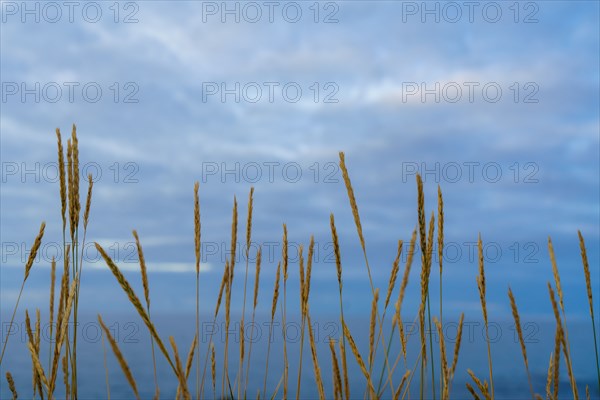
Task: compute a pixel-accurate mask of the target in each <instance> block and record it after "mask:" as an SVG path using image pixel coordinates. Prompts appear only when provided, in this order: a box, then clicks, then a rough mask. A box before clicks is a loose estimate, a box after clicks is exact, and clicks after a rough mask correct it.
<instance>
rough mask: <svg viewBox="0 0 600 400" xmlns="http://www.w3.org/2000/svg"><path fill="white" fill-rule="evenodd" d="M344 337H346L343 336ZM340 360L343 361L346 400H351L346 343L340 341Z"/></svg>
mask: <svg viewBox="0 0 600 400" xmlns="http://www.w3.org/2000/svg"><path fill="white" fill-rule="evenodd" d="M342 337H344V335H342ZM339 343H340V358H341V359H342V372H343V373H344V393H345V394H346V400H349V399H350V379H349V378H348V363H347V357H346V346H345V345H344V342H343V341H341V340H340V342H339Z"/></svg>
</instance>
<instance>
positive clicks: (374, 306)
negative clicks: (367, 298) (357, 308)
mask: <svg viewBox="0 0 600 400" xmlns="http://www.w3.org/2000/svg"><path fill="white" fill-rule="evenodd" d="M378 301H379V289H375V296H373V301H372V302H371V321H370V323H369V371H371V369H372V366H373V348H374V345H375V323H376V322H377V319H376V316H375V315H376V313H377V302H378Z"/></svg>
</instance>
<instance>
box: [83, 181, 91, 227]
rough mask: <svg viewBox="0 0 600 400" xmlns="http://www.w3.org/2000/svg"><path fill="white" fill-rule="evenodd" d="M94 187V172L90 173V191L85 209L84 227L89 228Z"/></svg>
mask: <svg viewBox="0 0 600 400" xmlns="http://www.w3.org/2000/svg"><path fill="white" fill-rule="evenodd" d="M93 187H94V181H93V180H92V174H89V175H88V191H87V197H86V199H85V210H84V211H83V229H87V225H88V221H89V219H90V207H91V205H92V189H93Z"/></svg>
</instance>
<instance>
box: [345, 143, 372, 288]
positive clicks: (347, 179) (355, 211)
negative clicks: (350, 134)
mask: <svg viewBox="0 0 600 400" xmlns="http://www.w3.org/2000/svg"><path fill="white" fill-rule="evenodd" d="M339 156H340V168H341V170H342V176H343V178H344V184H345V186H346V191H347V192H348V199H349V200H350V208H352V215H353V216H354V224H355V225H356V231H357V232H358V237H359V240H360V245H361V247H362V249H363V252H366V246H365V239H364V237H363V231H362V225H361V223H360V215H359V214H358V205H357V204H356V198H355V197H354V189H353V188H352V182H350V176H349V175H348V169H347V168H346V159H345V155H344V153H343V152H340V154H339ZM370 276H371V272H370V271H369V277H370Z"/></svg>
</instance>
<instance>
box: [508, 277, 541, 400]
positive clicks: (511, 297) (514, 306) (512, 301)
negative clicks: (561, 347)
mask: <svg viewBox="0 0 600 400" xmlns="http://www.w3.org/2000/svg"><path fill="white" fill-rule="evenodd" d="M508 298H509V300H510V309H511V311H512V315H513V319H514V320H515V327H516V329H517V335H518V336H519V344H520V345H521V353H522V354H523V361H524V362H525V370H526V372H527V381H528V382H529V391H530V392H531V397H535V395H534V393H533V385H532V384H531V374H530V373H529V363H528V362H527V348H526V347H525V339H524V338H523V330H522V329H521V318H520V316H519V310H518V309H517V303H516V301H515V296H514V295H513V292H512V290H511V288H510V287H509V288H508Z"/></svg>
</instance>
